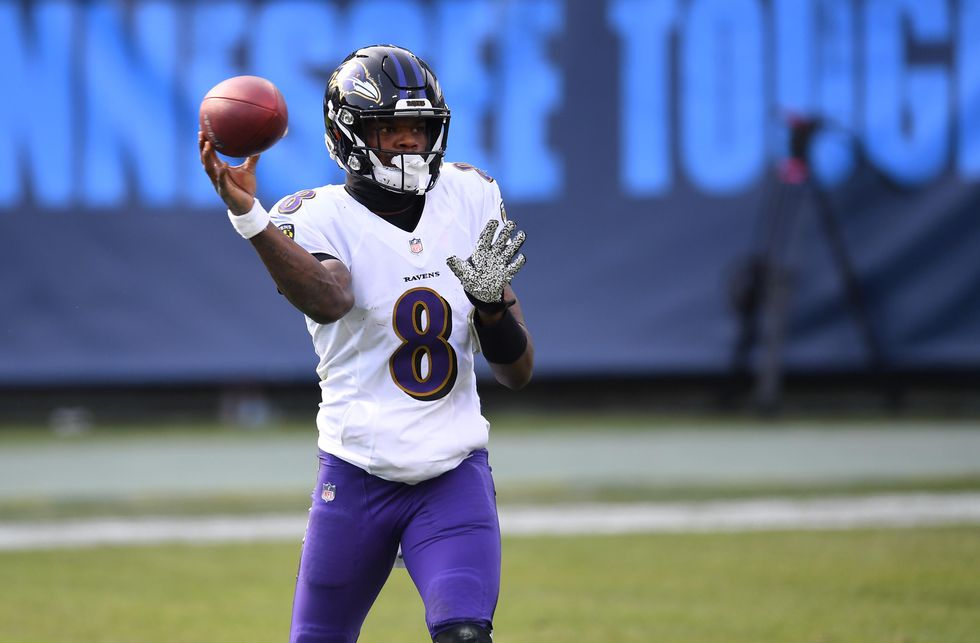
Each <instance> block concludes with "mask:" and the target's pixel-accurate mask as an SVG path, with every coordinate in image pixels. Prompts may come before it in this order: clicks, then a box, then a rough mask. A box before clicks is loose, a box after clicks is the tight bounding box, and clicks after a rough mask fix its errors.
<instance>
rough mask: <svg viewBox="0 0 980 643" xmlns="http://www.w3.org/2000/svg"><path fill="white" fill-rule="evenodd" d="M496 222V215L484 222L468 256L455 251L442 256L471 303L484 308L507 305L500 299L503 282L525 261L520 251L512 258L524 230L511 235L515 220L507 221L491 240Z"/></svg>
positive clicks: (489, 309)
mask: <svg viewBox="0 0 980 643" xmlns="http://www.w3.org/2000/svg"><path fill="white" fill-rule="evenodd" d="M498 223H499V222H498V221H497V220H496V219H491V220H490V221H488V222H487V225H486V227H484V228H483V232H481V233H480V238H479V240H478V241H477V242H476V249H474V250H473V254H472V255H470V257H469V258H468V259H466V260H465V261H464V260H462V259H460V258H459V257H457V256H455V255H454V256H452V257H449V258H448V259H446V264H447V265H448V266H449V268H450V270H452V271H453V272H454V273H455V274H456V277H457V278H458V279H459V281H460V283H462V284H463V290H465V291H466V295H467V296H468V297H469V298H470V301H472V302H473V305H474V306H476V307H477V308H478V309H480V310H483V311H486V312H494V311H499V310H503V309H504V308H506V307H507V303H506V302H504V301H503V297H504V286H506V285H507V284H509V283H510V280H511V279H513V278H514V275H516V274H517V272H518V271H519V270H520V269H521V268H522V267H523V266H524V262H525V261H526V258H525V257H524V255H518V256H517V258H516V259H515V258H514V255H516V254H517V252H518V251H519V250H520V249H521V245H522V244H523V243H524V239H525V235H524V232H523V231H521V232H518V233H517V234H516V235H514V238H513V239H512V238H511V234H512V233H513V232H514V228H515V227H516V224H515V223H514V222H513V221H508V222H507V223H505V224H504V227H503V228H501V230H500V234H499V235H497V239H496V240H494V233H495V232H496V231H497V225H498Z"/></svg>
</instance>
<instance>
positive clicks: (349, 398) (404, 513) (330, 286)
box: [199, 45, 534, 643]
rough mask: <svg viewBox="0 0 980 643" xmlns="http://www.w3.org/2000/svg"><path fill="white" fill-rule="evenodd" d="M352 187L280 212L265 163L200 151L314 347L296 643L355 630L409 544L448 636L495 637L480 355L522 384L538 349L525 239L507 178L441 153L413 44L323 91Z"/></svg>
mask: <svg viewBox="0 0 980 643" xmlns="http://www.w3.org/2000/svg"><path fill="white" fill-rule="evenodd" d="M323 113H324V120H325V123H326V144H327V149H328V150H329V153H330V156H331V157H332V158H333V159H334V160H336V162H337V163H338V164H339V165H340V167H341V168H343V170H344V171H345V173H346V179H345V183H344V185H328V186H324V187H319V188H314V189H305V190H301V191H299V192H296V193H295V194H292V195H290V196H287V197H286V198H284V199H282V200H281V201H279V202H278V203H277V204H276V205H275V206H274V207H273V208H272V213H271V215H270V214H269V213H268V212H267V211H266V210H265V209H264V208H263V206H262V205H261V204H260V203H259V201H258V200H257V199H256V198H255V197H254V195H255V193H256V178H255V167H256V163H257V162H258V156H253V157H251V158H249V159H247V160H246V161H245V162H244V163H243V164H241V165H238V166H234V167H233V166H229V165H228V164H227V163H225V162H224V161H222V160H221V159H219V158H218V157H217V155H216V154H215V151H214V149H213V147H212V146H211V144H210V142H207V141H206V140H205V138H204V137H203V136H200V135H199V141H200V151H201V161H202V163H203V165H204V168H205V170H206V172H207V174H208V176H209V177H210V178H211V181H212V182H213V184H214V187H215V189H216V190H217V192H218V194H219V195H220V196H221V198H222V199H223V200H224V202H225V203H226V204H227V206H228V210H229V213H228V214H229V218H230V220H231V222H232V224H233V225H234V227H235V228H236V230H238V232H239V233H240V234H241V235H242V236H243V237H245V238H246V239H249V240H250V241H251V243H252V245H253V246H254V248H255V249H256V251H257V252H258V254H259V256H260V258H261V259H262V261H263V262H264V263H265V266H266V267H267V269H268V271H269V273H270V274H271V275H272V277H273V279H274V280H275V282H276V285H277V286H278V287H279V290H280V291H281V292H282V293H283V294H284V295H285V296H286V297H287V298H288V300H289V301H290V302H292V304H293V305H294V306H296V308H298V309H299V310H301V311H302V312H303V313H304V314H305V315H306V318H307V320H306V321H307V328H308V330H309V332H310V334H311V336H312V339H313V345H314V348H315V350H316V353H317V356H318V357H319V365H318V367H317V373H318V374H319V376H320V387H321V389H322V402H321V403H320V409H319V413H318V415H317V427H318V430H319V439H318V447H319V451H320V468H319V474H318V478H317V481H316V486H315V488H314V492H313V504H312V508H311V510H310V517H309V523H308V525H307V530H306V537H305V539H304V543H303V551H302V557H301V561H300V566H299V573H298V576H297V580H296V593H295V600H294V605H293V618H292V627H291V633H290V640H291V641H294V642H304V643H312V642H318V643H327V642H329V643H341V642H344V643H349V642H352V641H355V640H356V639H357V637H358V634H359V632H360V628H361V624H362V623H363V621H364V619H365V617H366V615H367V613H368V610H369V609H370V607H371V605H372V604H373V602H374V601H375V599H376V598H377V596H378V593H379V592H380V590H381V587H382V585H383V584H384V583H385V580H386V579H387V578H388V575H389V573H390V572H391V569H392V565H393V563H394V562H395V557H396V554H397V552H398V550H399V545H400V546H401V549H402V555H403V556H404V564H405V566H406V567H407V569H408V572H409V574H410V575H411V577H412V580H413V581H414V583H415V585H416V587H417V588H418V591H419V594H420V595H421V597H422V600H423V602H424V604H425V619H426V625H427V626H428V629H429V633H430V634H431V636H432V640H433V641H436V642H437V643H453V642H458V641H473V642H481V643H485V642H488V641H490V640H491V637H490V632H491V630H492V624H493V614H494V609H495V607H496V603H497V595H498V590H499V586H500V529H499V525H498V522H497V511H496V500H495V492H494V486H493V480H492V477H491V474H490V467H489V465H488V462H487V450H486V446H487V439H488V428H489V427H488V423H487V420H486V419H484V418H483V416H482V415H481V413H480V401H479V399H478V397H477V391H476V377H475V375H474V360H475V354H476V353H477V352H482V353H483V358H484V359H486V360H487V362H488V363H489V365H490V370H491V371H492V373H493V375H494V377H495V378H496V379H497V380H498V381H499V382H501V383H502V384H504V385H505V386H507V387H509V388H512V389H519V388H521V387H523V386H524V385H525V384H527V382H528V381H529V379H530V378H531V372H532V367H533V362H534V348H533V344H532V342H531V336H530V335H529V333H528V331H527V327H526V325H525V323H524V317H523V315H522V313H521V306H520V303H519V302H518V300H517V297H516V295H515V294H514V291H513V290H512V289H511V287H510V281H511V279H513V277H514V276H515V275H516V274H517V272H518V271H519V270H520V269H521V267H522V266H523V265H524V256H523V255H521V254H519V250H520V247H521V244H522V243H523V242H524V234H523V232H517V233H516V234H515V232H514V224H513V223H512V222H509V221H507V218H506V214H505V211H504V206H503V202H502V200H501V195H500V188H499V186H498V185H497V183H496V182H495V181H494V180H493V178H491V177H490V176H488V175H487V174H486V173H484V172H483V171H481V170H478V169H476V168H474V167H472V166H470V165H466V164H464V163H444V162H443V156H444V154H445V149H446V140H447V135H448V132H449V118H450V113H449V108H448V107H447V106H446V102H445V99H444V98H443V94H442V90H441V88H440V86H439V82H438V81H437V80H436V77H435V75H434V74H433V73H432V70H431V69H430V68H429V66H428V65H427V64H426V63H425V62H423V61H422V60H421V59H419V58H418V57H417V56H415V55H414V54H412V53H411V52H410V51H407V50H406V49H403V48H400V47H396V46H391V45H378V46H371V47H366V48H363V49H359V50H357V51H355V52H354V53H353V54H351V55H350V56H349V57H348V58H347V59H346V60H344V61H343V63H341V65H340V66H339V67H338V68H337V69H336V71H334V73H333V74H332V76H331V77H330V79H329V82H328V83H327V88H326V94H325V96H324V101H323Z"/></svg>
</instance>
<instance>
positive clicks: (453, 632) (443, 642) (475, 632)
mask: <svg viewBox="0 0 980 643" xmlns="http://www.w3.org/2000/svg"><path fill="white" fill-rule="evenodd" d="M432 643H493V639H492V638H491V637H490V630H487V629H485V628H483V627H481V626H479V625H477V624H476V623H457V624H456V625H453V626H452V627H450V628H449V629H446V630H443V631H441V632H439V634H437V635H436V637H435V638H434V639H432Z"/></svg>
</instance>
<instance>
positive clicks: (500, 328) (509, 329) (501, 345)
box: [473, 309, 527, 364]
mask: <svg viewBox="0 0 980 643" xmlns="http://www.w3.org/2000/svg"><path fill="white" fill-rule="evenodd" d="M473 325H474V326H475V327H476V334H477V336H478V337H479V338H480V348H481V349H482V350H483V356H484V357H485V358H486V359H487V361H488V362H491V363H493V364H513V363H514V362H516V361H517V360H519V359H520V358H521V355H523V354H524V351H525V350H526V349H527V334H525V333H524V329H523V328H521V325H520V323H519V322H518V321H517V318H516V317H514V316H513V315H512V314H511V313H510V310H509V309H508V310H505V311H504V315H503V317H501V318H500V319H498V320H497V323H495V324H492V325H490V326H484V325H483V324H482V323H481V322H480V316H479V315H477V317H476V319H474V320H473Z"/></svg>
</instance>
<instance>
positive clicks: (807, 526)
mask: <svg viewBox="0 0 980 643" xmlns="http://www.w3.org/2000/svg"><path fill="white" fill-rule="evenodd" d="M305 523H306V517H305V516H303V515H295V514H267V515H257V516H256V515H253V516H208V517H147V518H118V519H117V518H106V519H90V520H76V521H63V522H31V523H26V522H25V523H3V522H0V551H27V550H43V549H62V548H85V547H98V546H105V545H149V544H161V543H188V544H201V543H219V542H227V543H233V542H257V541H294V542H297V543H299V542H300V541H301V540H302V537H303V532H304V529H305ZM962 524H980V493H948V494H927V493H921V494H882V495H872V496H859V497H839V498H817V499H803V500H800V499H785V498H763V499H753V500H735V501H717V502H710V501H709V502H685V503H634V504H585V505H548V506H526V507H501V509H500V525H501V531H502V532H503V534H504V535H505V536H542V535H567V536H572V535H602V534H631V533H685V532H692V533H693V532H740V531H783V530H837V529H857V528H867V527H889V528H901V527H920V526H940V525H962Z"/></svg>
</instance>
